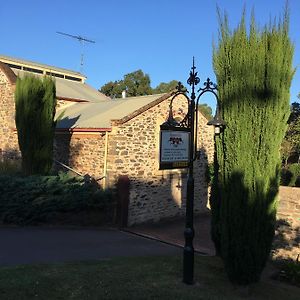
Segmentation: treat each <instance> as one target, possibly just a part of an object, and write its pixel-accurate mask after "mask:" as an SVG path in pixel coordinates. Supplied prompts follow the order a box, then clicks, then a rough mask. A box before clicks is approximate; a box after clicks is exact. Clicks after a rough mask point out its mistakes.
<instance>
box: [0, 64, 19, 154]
mask: <svg viewBox="0 0 300 300" xmlns="http://www.w3.org/2000/svg"><path fill="white" fill-rule="evenodd" d="M14 92H15V84H13V83H11V82H10V80H9V78H8V77H7V75H6V74H5V73H4V72H3V71H2V70H1V69H0V107H1V109H0V152H1V154H2V156H3V157H8V158H14V157H15V156H16V154H18V153H19V145H18V138H17V133H16V131H15V130H14V129H15V128H16V126H15V100H14Z"/></svg>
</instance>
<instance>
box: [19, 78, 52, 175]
mask: <svg viewBox="0 0 300 300" xmlns="http://www.w3.org/2000/svg"><path fill="white" fill-rule="evenodd" d="M15 103H16V115H15V120H16V127H17V132H18V141H19V147H20V150H21V153H22V170H23V172H24V174H25V175H32V174H41V175H46V174H48V173H49V172H50V170H51V167H52V159H53V139H54V130H55V125H56V124H55V121H54V115H55V107H56V89H55V83H54V81H53V80H52V79H51V78H50V77H44V78H43V79H40V78H38V77H35V76H25V77H24V78H22V79H21V78H18V79H17V83H16V91H15Z"/></svg>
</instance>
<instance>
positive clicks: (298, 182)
mask: <svg viewBox="0 0 300 300" xmlns="http://www.w3.org/2000/svg"><path fill="white" fill-rule="evenodd" d="M280 183H281V185H285V186H296V187H300V164H298V163H295V164H290V165H289V166H288V167H286V168H283V169H282V170H281V182H280Z"/></svg>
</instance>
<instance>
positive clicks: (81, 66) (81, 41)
mask: <svg viewBox="0 0 300 300" xmlns="http://www.w3.org/2000/svg"><path fill="white" fill-rule="evenodd" d="M56 33H58V34H61V35H65V36H68V37H70V38H73V39H76V40H78V41H79V42H80V44H81V57H80V72H81V73H82V71H83V58H84V54H83V46H84V43H85V42H87V43H92V44H95V43H96V42H95V41H92V40H90V39H87V38H85V37H82V36H80V35H72V34H68V33H64V32H60V31H56Z"/></svg>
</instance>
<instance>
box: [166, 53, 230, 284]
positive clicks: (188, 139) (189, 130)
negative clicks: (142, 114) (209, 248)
mask: <svg viewBox="0 0 300 300" xmlns="http://www.w3.org/2000/svg"><path fill="white" fill-rule="evenodd" d="M195 69H196V67H195V62H194V58H193V66H192V68H191V71H190V76H189V78H188V80H187V83H188V84H189V85H190V86H191V97H190V98H189V97H188V96H187V95H186V90H185V89H184V87H183V85H182V84H181V83H180V82H179V83H178V86H177V91H176V93H175V94H174V95H173V97H172V99H171V102H170V110H169V117H168V120H167V121H166V122H165V123H163V124H162V125H161V126H160V127H161V137H160V169H175V168H188V178H187V194H186V218H185V230H184V237H185V245H184V249H183V282H184V283H186V284H193V282H194V246H193V239H194V174H193V173H194V161H195V160H196V158H197V157H198V151H197V133H198V104H199V100H200V98H201V96H202V95H203V94H205V93H211V94H213V95H214V96H215V98H216V100H217V108H216V115H215V117H214V118H213V119H212V120H211V121H209V122H208V123H207V125H212V126H214V132H215V134H220V133H221V132H222V131H223V130H224V128H225V126H226V123H225V122H224V121H223V120H222V118H221V116H220V107H219V105H220V103H219V98H218V95H217V93H216V91H217V86H216V85H215V84H213V83H212V82H211V81H210V79H209V78H207V80H206V82H205V83H204V87H203V88H200V89H199V90H198V91H197V92H199V95H198V97H197V98H196V94H195V86H196V85H197V84H199V83H200V79H199V77H198V76H197V72H195ZM179 95H183V96H184V97H185V98H186V99H187V101H188V113H187V115H186V116H185V117H184V119H183V120H182V121H181V122H179V123H178V122H176V120H175V119H174V118H173V113H172V103H173V101H174V99H175V98H176V97H178V96H179ZM172 141H176V142H177V141H180V145H177V144H175V145H173V144H172Z"/></svg>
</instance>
